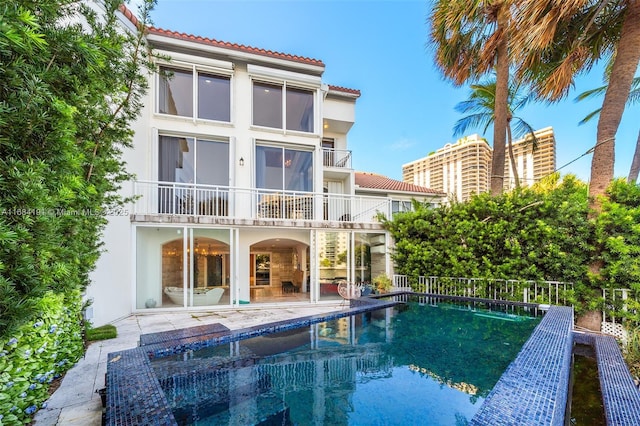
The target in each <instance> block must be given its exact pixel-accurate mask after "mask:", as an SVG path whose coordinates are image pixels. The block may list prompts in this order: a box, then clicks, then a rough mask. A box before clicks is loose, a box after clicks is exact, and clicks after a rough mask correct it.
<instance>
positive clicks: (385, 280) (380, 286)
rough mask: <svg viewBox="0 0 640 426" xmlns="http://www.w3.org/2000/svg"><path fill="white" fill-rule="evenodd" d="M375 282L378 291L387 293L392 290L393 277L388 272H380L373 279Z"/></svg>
mask: <svg viewBox="0 0 640 426" xmlns="http://www.w3.org/2000/svg"><path fill="white" fill-rule="evenodd" d="M373 284H374V286H375V288H376V290H377V291H379V292H380V293H386V292H388V291H389V290H391V285H392V282H391V278H389V276H388V275H387V274H384V273H382V274H379V275H377V276H376V277H375V278H374V279H373Z"/></svg>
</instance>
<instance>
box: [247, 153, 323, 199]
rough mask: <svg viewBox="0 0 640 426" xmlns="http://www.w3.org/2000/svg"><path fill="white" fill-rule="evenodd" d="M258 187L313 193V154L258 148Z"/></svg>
mask: <svg viewBox="0 0 640 426" xmlns="http://www.w3.org/2000/svg"><path fill="white" fill-rule="evenodd" d="M256 186H257V187H258V188H262V189H277V190H284V191H306V192H311V191H313V153H312V152H311V151H298V150H293V149H287V148H283V147H273V146H262V145H258V146H256Z"/></svg>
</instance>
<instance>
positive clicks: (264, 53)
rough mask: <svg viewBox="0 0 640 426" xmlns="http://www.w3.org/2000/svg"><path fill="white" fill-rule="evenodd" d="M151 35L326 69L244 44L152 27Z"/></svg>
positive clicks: (309, 60)
mask: <svg viewBox="0 0 640 426" xmlns="http://www.w3.org/2000/svg"><path fill="white" fill-rule="evenodd" d="M147 31H148V33H149V34H157V35H162V36H165V37H171V38H175V39H179V40H185V41H194V42H197V43H203V44H207V45H209V46H216V47H222V48H225V49H232V50H237V51H240V52H246V53H253V54H256V55H262V56H268V57H270V58H277V59H284V60H287V61H294V62H300V63H303V64H308V65H315V66H318V67H324V63H323V62H322V61H321V60H319V59H313V58H306V57H303V56H297V55H291V54H288V53H282V52H274V51H273V50H266V49H260V48H257V47H253V46H245V45H243V44H237V43H229V42H226V41H220V40H216V39H212V38H207V37H201V36H195V35H193V34H186V33H181V32H178V31H171V30H165V29H162V28H156V27H150V28H148V30H147Z"/></svg>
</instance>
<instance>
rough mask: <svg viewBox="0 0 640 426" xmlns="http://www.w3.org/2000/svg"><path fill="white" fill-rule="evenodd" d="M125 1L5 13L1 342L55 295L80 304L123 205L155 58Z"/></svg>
mask: <svg viewBox="0 0 640 426" xmlns="http://www.w3.org/2000/svg"><path fill="white" fill-rule="evenodd" d="M119 3H120V2H119V1H113V0H106V1H104V2H87V4H84V3H83V2H79V1H73V0H40V1H38V2H34V1H30V0H19V1H15V2H3V4H2V5H1V6H0V13H2V19H1V20H0V31H1V32H0V63H1V64H2V66H0V335H3V334H6V333H10V331H11V329H12V328H14V327H17V326H19V325H20V324H21V323H22V322H23V321H26V320H27V319H29V318H32V317H33V316H34V315H35V314H37V312H38V311H37V307H38V303H39V300H40V298H41V297H42V296H43V295H44V294H45V293H46V292H47V291H50V290H51V291H54V292H55V293H60V294H66V295H73V296H70V297H71V298H72V299H73V298H74V297H76V296H77V295H78V294H80V292H81V291H82V290H84V289H85V288H86V286H87V285H88V283H89V278H88V277H89V273H90V271H91V270H92V269H93V268H94V265H95V263H96V260H97V259H98V257H99V254H100V236H101V232H102V229H103V228H104V225H105V223H106V220H105V216H106V215H107V214H109V213H113V212H116V213H118V211H117V210H116V209H117V207H118V206H120V205H121V203H122V200H121V199H120V198H119V197H118V195H117V193H116V191H117V189H118V188H119V185H120V182H122V181H123V180H125V179H127V178H128V175H127V173H126V171H125V169H124V164H123V163H122V159H121V154H122V149H123V148H125V147H127V146H128V145H129V144H130V141H131V137H132V130H130V128H131V123H132V121H133V120H134V119H135V117H136V116H137V114H138V113H139V111H140V109H141V102H140V100H141V96H142V94H143V93H144V90H145V88H146V79H145V76H144V73H143V71H144V67H145V65H146V61H147V59H146V57H145V56H146V50H145V49H144V45H143V38H142V33H141V32H131V31H125V30H124V28H125V27H124V26H123V25H122V23H120V22H118V17H117V15H116V13H115V11H116V10H117V9H118V7H119ZM151 6H153V2H152V1H150V0H148V1H147V2H146V3H145V4H144V7H143V8H142V13H143V16H148V11H149V10H150V8H151ZM71 302H72V303H75V300H71Z"/></svg>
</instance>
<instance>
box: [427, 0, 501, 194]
mask: <svg viewBox="0 0 640 426" xmlns="http://www.w3.org/2000/svg"><path fill="white" fill-rule="evenodd" d="M511 3H513V0H503V1H487V0H468V1H450V0H437V1H436V2H435V4H434V7H433V10H432V13H431V17H430V21H431V31H430V38H429V44H430V45H431V46H432V47H433V48H434V49H435V61H436V66H437V67H438V68H439V69H440V71H441V72H442V73H443V75H444V76H445V78H447V79H449V80H451V81H452V82H453V83H454V85H457V86H460V85H462V84H464V83H465V82H467V81H468V80H471V81H475V80H477V79H479V78H480V77H482V76H483V75H486V74H487V73H489V72H490V71H495V73H496V93H495V108H494V113H495V119H494V124H493V156H492V167H491V194H493V195H497V194H499V193H501V192H502V190H503V181H504V176H503V175H504V161H505V144H506V129H507V97H508V94H507V93H508V86H509V56H508V54H509V51H508V43H509V26H510V22H511V18H510V11H509V7H510V6H511Z"/></svg>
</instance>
